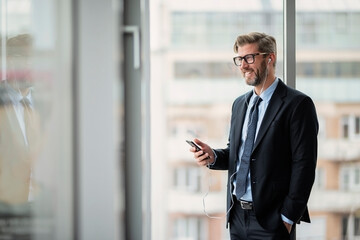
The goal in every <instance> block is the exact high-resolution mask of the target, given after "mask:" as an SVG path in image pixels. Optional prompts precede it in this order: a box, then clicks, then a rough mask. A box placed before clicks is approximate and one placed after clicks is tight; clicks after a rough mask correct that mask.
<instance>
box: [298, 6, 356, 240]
mask: <svg viewBox="0 0 360 240" xmlns="http://www.w3.org/2000/svg"><path fill="white" fill-rule="evenodd" d="M296 8H297V14H296V20H297V25H296V30H297V31H296V41H297V42H296V44H297V49H296V55H297V73H296V74H297V79H296V86H297V88H298V89H299V90H300V91H303V92H305V93H306V94H308V95H309V96H311V97H312V99H313V100H314V101H315V105H316V108H317V113H318V117H319V120H320V121H319V124H320V133H321V134H319V151H318V165H317V169H318V171H317V175H316V180H315V183H318V185H317V187H316V185H315V187H314V189H313V192H312V194H311V196H310V200H309V210H310V215H311V220H312V222H313V223H316V224H317V228H314V226H312V225H314V224H313V223H312V224H306V223H304V224H300V225H299V227H298V231H297V239H298V240H301V239H319V240H322V239H323V240H325V239H356V238H357V236H358V234H359V231H358V230H359V227H358V216H359V215H360V202H359V199H360V188H359V167H360V150H359V149H360V148H359V146H360V137H359V118H360V94H359V89H360V78H359V77H360V74H359V69H360V57H359V56H360V55H359V53H360V28H359V24H360V4H359V1H357V0H350V1H347V2H346V3H345V2H344V1H331V0H315V1H313V0H305V1H297V7H296ZM319 183H321V186H320V184H319ZM319 186H320V187H319Z"/></svg>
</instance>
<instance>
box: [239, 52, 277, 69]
mask: <svg viewBox="0 0 360 240" xmlns="http://www.w3.org/2000/svg"><path fill="white" fill-rule="evenodd" d="M266 54H270V53H250V54H246V55H245V56H243V57H240V56H237V57H234V58H233V61H234V64H235V65H236V66H238V67H241V65H242V60H245V62H246V63H247V64H253V63H254V62H255V56H257V55H266ZM249 56H252V59H253V61H252V62H248V60H247V58H248V57H249ZM237 59H239V60H240V64H239V65H238V64H236V60H237Z"/></svg>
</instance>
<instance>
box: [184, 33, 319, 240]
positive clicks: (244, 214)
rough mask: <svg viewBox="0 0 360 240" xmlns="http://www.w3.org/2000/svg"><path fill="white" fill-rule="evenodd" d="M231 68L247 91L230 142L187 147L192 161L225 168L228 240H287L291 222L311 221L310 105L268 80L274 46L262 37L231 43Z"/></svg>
mask: <svg viewBox="0 0 360 240" xmlns="http://www.w3.org/2000/svg"><path fill="white" fill-rule="evenodd" d="M234 51H235V53H236V54H237V55H238V56H237V57H235V58H234V63H235V65H236V66H238V67H239V69H240V71H241V73H242V75H243V77H244V78H245V81H246V83H247V84H248V85H251V86H254V89H253V90H252V91H250V92H248V93H246V94H244V95H242V96H240V97H238V98H237V99H236V100H235V101H234V103H233V106H232V117H231V126H230V134H229V141H228V144H227V147H226V148H224V149H212V148H211V147H210V146H209V145H207V144H205V143H203V142H201V141H200V140H199V139H194V141H195V143H197V144H198V145H199V146H200V147H201V148H202V149H201V150H200V151H196V149H195V148H191V149H190V151H191V152H193V153H194V157H195V159H196V161H197V163H198V164H199V165H201V166H208V167H209V168H210V169H214V170H228V187H227V193H228V199H227V209H228V214H227V223H228V224H229V225H230V235H231V239H236V240H239V239H240V240H242V239H244V240H245V239H246V240H251V239H258V240H267V239H269V240H270V239H274V240H285V239H286V240H288V239H294V235H295V234H294V232H295V225H294V224H295V223H299V222H300V221H305V222H310V218H309V213H308V210H307V201H308V198H309V195H310V191H311V188H312V185H313V182H314V178H315V167H316V159H317V133H318V121H317V116H316V111H315V107H314V104H313V102H312V100H311V99H310V98H309V97H308V96H306V95H305V94H303V93H301V92H299V91H297V90H294V89H291V88H290V87H287V86H286V85H285V84H284V83H283V82H282V81H281V80H280V79H279V78H277V77H276V76H275V66H276V60H277V54H276V40H275V39H274V38H273V37H272V36H269V35H266V34H263V33H250V34H247V35H241V36H239V37H238V38H237V40H236V42H235V45H234ZM259 97H260V98H259Z"/></svg>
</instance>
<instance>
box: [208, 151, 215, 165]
mask: <svg viewBox="0 0 360 240" xmlns="http://www.w3.org/2000/svg"><path fill="white" fill-rule="evenodd" d="M212 151H213V153H214V162H213V163H211V164H209V166H214V165H215V163H216V159H217V155H216V153H215V151H214V150H213V149H212Z"/></svg>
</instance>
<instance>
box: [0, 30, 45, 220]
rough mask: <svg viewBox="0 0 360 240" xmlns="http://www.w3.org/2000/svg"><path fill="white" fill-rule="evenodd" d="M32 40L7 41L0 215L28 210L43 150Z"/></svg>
mask: <svg viewBox="0 0 360 240" xmlns="http://www.w3.org/2000/svg"><path fill="white" fill-rule="evenodd" d="M31 46H32V38H31V36H30V35H28V34H22V35H18V36H15V37H13V38H10V39H8V41H7V66H8V68H7V79H6V80H3V81H1V83H0V214H4V210H6V211H7V210H8V209H7V208H5V207H4V206H11V207H12V208H14V206H16V207H19V208H21V209H26V207H24V206H27V203H28V202H29V201H31V200H32V195H31V194H33V192H32V190H33V189H32V187H33V186H34V184H33V182H31V180H32V179H31V175H32V166H33V164H34V161H35V160H36V158H37V156H38V152H39V147H40V137H39V129H40V119H39V116H38V114H37V112H36V111H35V110H34V103H33V98H32V81H31V71H30V68H29V57H30V56H31Z"/></svg>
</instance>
